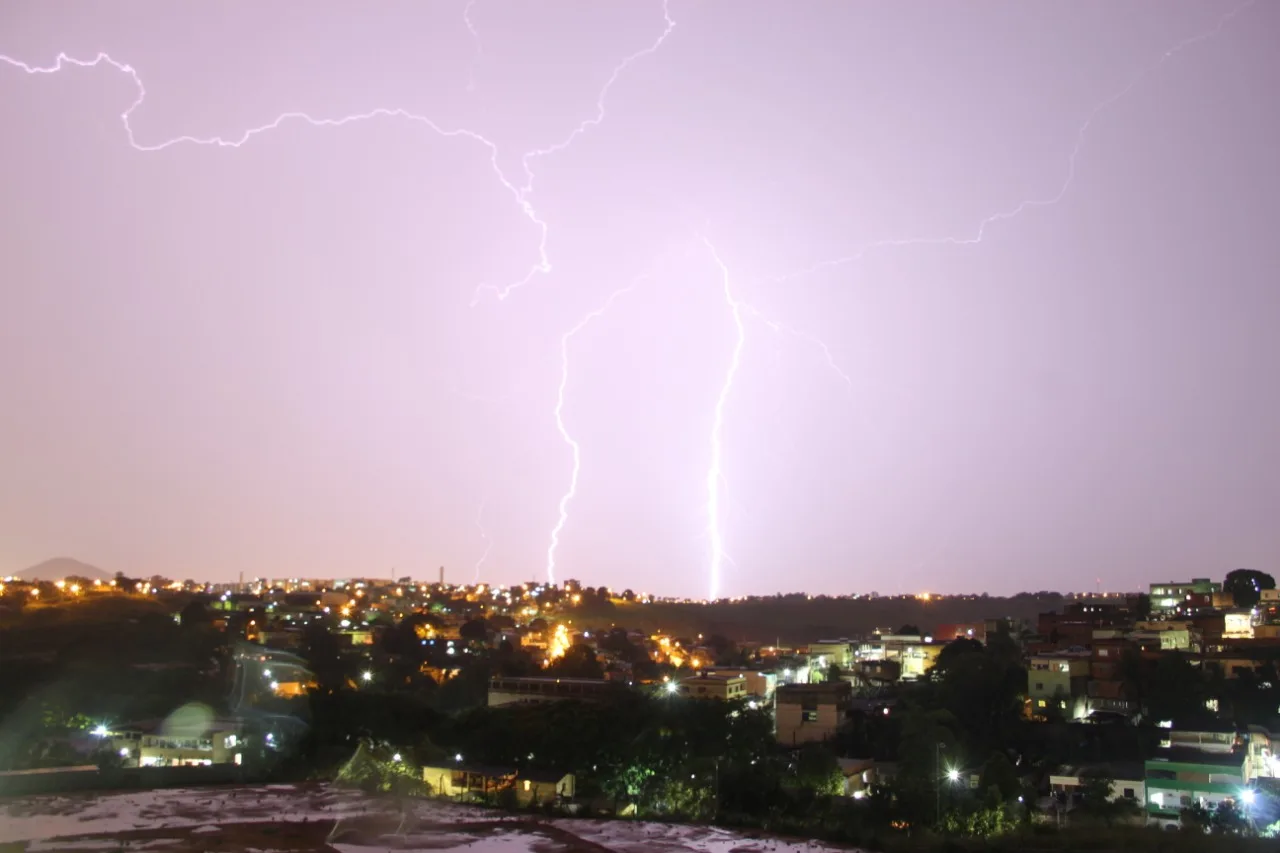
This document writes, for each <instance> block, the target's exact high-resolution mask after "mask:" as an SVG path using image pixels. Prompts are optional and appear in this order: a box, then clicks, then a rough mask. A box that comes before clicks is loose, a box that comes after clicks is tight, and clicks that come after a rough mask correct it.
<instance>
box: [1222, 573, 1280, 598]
mask: <svg viewBox="0 0 1280 853" xmlns="http://www.w3.org/2000/svg"><path fill="white" fill-rule="evenodd" d="M1275 588H1276V579H1275V578H1273V577H1272V576H1271V575H1269V574H1267V573H1266V572H1260V571H1257V570H1256V569H1236V570H1235V571H1232V572H1227V577H1226V579H1225V580H1224V581H1223V582H1222V591H1223V592H1229V593H1231V595H1232V597H1233V598H1234V599H1235V603H1236V607H1252V606H1253V605H1255V604H1257V603H1258V599H1259V598H1261V597H1262V591H1263V590H1264V589H1275Z"/></svg>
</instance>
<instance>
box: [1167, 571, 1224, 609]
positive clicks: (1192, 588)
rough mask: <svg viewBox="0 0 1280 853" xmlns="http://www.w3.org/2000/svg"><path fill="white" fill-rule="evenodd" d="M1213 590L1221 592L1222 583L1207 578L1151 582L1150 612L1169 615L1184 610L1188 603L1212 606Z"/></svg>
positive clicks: (1187, 607)
mask: <svg viewBox="0 0 1280 853" xmlns="http://www.w3.org/2000/svg"><path fill="white" fill-rule="evenodd" d="M1215 592H1222V584H1220V583H1218V582H1217V581H1211V580H1209V579H1208V578H1193V579H1192V580H1189V581H1170V582H1168V583H1153V584H1151V612H1152V614H1154V615H1169V614H1173V613H1177V612H1179V611H1185V610H1187V609H1189V605H1194V606H1199V607H1212V606H1213V594H1214V593H1215ZM1190 609H1194V607H1191V608H1190Z"/></svg>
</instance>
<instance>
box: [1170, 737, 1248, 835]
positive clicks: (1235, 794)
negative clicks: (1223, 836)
mask: <svg viewBox="0 0 1280 853" xmlns="http://www.w3.org/2000/svg"><path fill="white" fill-rule="evenodd" d="M1146 775H1147V778H1146V787H1147V816H1148V819H1149V820H1150V821H1152V822H1155V823H1159V824H1161V825H1165V826H1169V825H1176V824H1178V823H1179V822H1180V819H1181V814H1182V810H1183V809H1185V808H1190V807H1192V806H1194V805H1199V806H1201V807H1203V808H1206V809H1208V810H1210V811H1212V810H1213V809H1216V808H1217V807H1218V805H1219V804H1221V803H1222V802H1224V801H1227V800H1230V801H1231V802H1232V803H1238V802H1239V800H1240V798H1241V796H1242V793H1243V791H1244V788H1245V783H1246V782H1247V781H1248V779H1247V774H1246V770H1245V755H1244V753H1243V752H1242V751H1241V752H1225V753H1224V752H1201V751H1200V750H1197V749H1192V748H1190V747H1171V748H1167V749H1161V750H1159V751H1158V753H1157V755H1156V757H1154V758H1151V759H1148V760H1147V762H1146Z"/></svg>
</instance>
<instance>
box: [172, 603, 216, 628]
mask: <svg viewBox="0 0 1280 853" xmlns="http://www.w3.org/2000/svg"><path fill="white" fill-rule="evenodd" d="M178 621H179V622H181V623H182V627H184V628H192V627H195V626H196V625H208V624H209V623H210V622H211V621H212V617H211V616H210V615H209V608H208V607H206V606H205V603H204V602H203V601H201V600H200V599H198V598H193V599H192V600H191V601H190V602H188V603H187V606H186V607H184V608H182V611H181V612H180V613H179V614H178Z"/></svg>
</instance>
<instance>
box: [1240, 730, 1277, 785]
mask: <svg viewBox="0 0 1280 853" xmlns="http://www.w3.org/2000/svg"><path fill="white" fill-rule="evenodd" d="M1246 740H1247V744H1248V746H1247V753H1248V756H1247V759H1246V761H1247V763H1246V764H1245V775H1246V776H1247V777H1248V778H1249V779H1259V778H1261V779H1275V778H1278V777H1280V755H1277V754H1276V753H1277V751H1280V733H1278V734H1274V735H1273V734H1272V733H1271V732H1269V731H1267V730H1266V729H1264V728H1263V727H1262V726H1249V731H1248V733H1247V735H1246Z"/></svg>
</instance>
